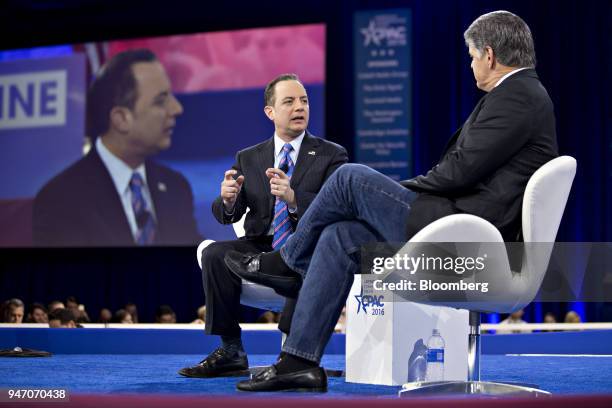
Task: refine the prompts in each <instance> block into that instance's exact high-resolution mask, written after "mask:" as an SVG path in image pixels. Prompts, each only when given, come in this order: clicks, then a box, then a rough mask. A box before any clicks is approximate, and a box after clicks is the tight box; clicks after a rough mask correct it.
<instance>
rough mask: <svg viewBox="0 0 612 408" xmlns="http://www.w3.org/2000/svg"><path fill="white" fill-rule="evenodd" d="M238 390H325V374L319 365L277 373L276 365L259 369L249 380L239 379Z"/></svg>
mask: <svg viewBox="0 0 612 408" xmlns="http://www.w3.org/2000/svg"><path fill="white" fill-rule="evenodd" d="M236 388H237V389H238V390H240V391H283V390H285V391H314V392H325V391H327V375H326V374H325V370H324V369H323V368H321V367H313V368H309V369H307V370H302V371H294V372H291V373H286V374H278V372H277V371H276V366H274V365H271V366H270V367H268V368H266V369H264V370H262V371H260V372H259V373H258V374H257V375H255V376H254V377H253V378H251V379H250V380H245V381H240V382H239V383H238V384H237V385H236Z"/></svg>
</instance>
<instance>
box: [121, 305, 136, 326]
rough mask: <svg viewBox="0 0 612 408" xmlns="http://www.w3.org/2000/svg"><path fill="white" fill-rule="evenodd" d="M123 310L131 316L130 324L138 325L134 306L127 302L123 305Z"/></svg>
mask: <svg viewBox="0 0 612 408" xmlns="http://www.w3.org/2000/svg"><path fill="white" fill-rule="evenodd" d="M124 309H125V310H126V311H127V312H128V313H129V314H131V315H132V323H138V308H137V307H136V304H134V303H132V302H128V303H126V304H125V307H124Z"/></svg>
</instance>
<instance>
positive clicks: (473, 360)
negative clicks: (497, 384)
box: [467, 311, 480, 381]
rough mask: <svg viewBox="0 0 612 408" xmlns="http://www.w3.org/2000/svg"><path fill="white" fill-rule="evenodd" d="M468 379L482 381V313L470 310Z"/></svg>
mask: <svg viewBox="0 0 612 408" xmlns="http://www.w3.org/2000/svg"><path fill="white" fill-rule="evenodd" d="M467 379H468V381H480V313H479V312H472V311H470V335H469V337H468V377H467Z"/></svg>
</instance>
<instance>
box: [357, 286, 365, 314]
mask: <svg viewBox="0 0 612 408" xmlns="http://www.w3.org/2000/svg"><path fill="white" fill-rule="evenodd" d="M355 299H357V314H359V310H361V309H363V313H365V314H368V309H366V307H367V306H368V303H367V302H364V299H363V291H362V292H361V293H360V294H359V295H355Z"/></svg>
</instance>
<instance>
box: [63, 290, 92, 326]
mask: <svg viewBox="0 0 612 408" xmlns="http://www.w3.org/2000/svg"><path fill="white" fill-rule="evenodd" d="M66 309H68V310H71V311H72V313H74V315H75V316H76V319H77V320H76V321H77V323H89V322H90V321H91V320H89V315H88V314H87V312H86V311H85V306H84V305H82V304H79V302H78V301H77V299H76V297H74V296H68V298H67V299H66Z"/></svg>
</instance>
